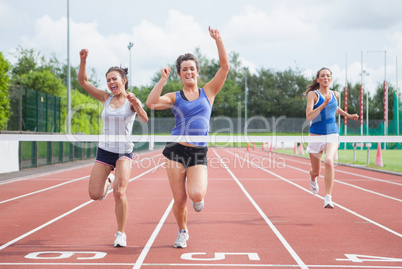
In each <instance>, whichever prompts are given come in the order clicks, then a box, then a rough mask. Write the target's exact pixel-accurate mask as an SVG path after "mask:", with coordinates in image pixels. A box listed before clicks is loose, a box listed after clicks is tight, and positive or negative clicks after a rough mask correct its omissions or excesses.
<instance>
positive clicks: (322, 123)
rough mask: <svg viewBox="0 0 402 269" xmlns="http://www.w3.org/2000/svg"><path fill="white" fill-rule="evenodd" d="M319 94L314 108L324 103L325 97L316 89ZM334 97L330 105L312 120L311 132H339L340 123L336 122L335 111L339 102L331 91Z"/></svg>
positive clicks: (319, 133) (320, 133) (322, 133)
mask: <svg viewBox="0 0 402 269" xmlns="http://www.w3.org/2000/svg"><path fill="white" fill-rule="evenodd" d="M315 93H316V94H317V95H318V101H317V103H316V104H315V105H314V109H316V108H317V107H319V106H320V105H321V104H322V103H324V100H325V99H324V97H323V96H322V95H321V93H320V92H319V91H318V90H315ZM331 94H332V99H331V100H330V101H329V103H328V105H326V106H325V107H324V109H323V110H321V112H320V114H318V116H317V117H315V118H314V119H313V120H312V121H311V126H310V131H309V132H310V133H311V134H317V135H327V134H337V133H338V132H339V131H338V125H337V124H336V118H335V113H336V109H337V108H338V103H337V101H336V98H335V95H334V93H333V92H332V91H331Z"/></svg>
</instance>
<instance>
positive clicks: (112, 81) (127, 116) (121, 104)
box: [78, 49, 148, 247]
mask: <svg viewBox="0 0 402 269" xmlns="http://www.w3.org/2000/svg"><path fill="white" fill-rule="evenodd" d="M87 57H88V50H87V49H82V50H81V51H80V59H81V62H80V69H79V71H78V82H79V83H80V85H81V86H82V87H83V88H84V89H85V90H86V91H87V92H88V93H89V94H90V95H92V96H93V97H94V98H96V99H97V100H99V101H100V102H101V103H102V104H103V112H102V120H103V132H102V134H103V135H105V136H106V142H102V141H100V142H99V144H98V153H97V155H96V160H95V164H94V166H93V168H92V171H91V176H90V177H89V183H88V192H89V197H91V199H93V200H103V199H105V198H106V196H107V194H108V193H109V190H110V189H111V188H112V187H113V195H114V201H115V215H116V220H117V232H116V234H115V240H114V246H115V247H125V246H126V245H127V237H126V234H125V227H126V222H127V218H128V216H127V215H128V201H127V197H126V188H127V185H128V182H129V179H130V174H131V169H132V155H133V153H132V151H133V143H132V142H131V141H119V140H117V141H116V139H115V138H114V139H113V141H111V140H112V138H111V136H115V135H117V136H127V135H130V134H131V131H132V126H133V123H134V119H135V115H138V118H139V119H140V120H141V122H143V123H146V122H147V121H148V116H147V113H146V112H145V110H144V109H143V108H142V104H141V102H140V100H138V98H137V97H135V95H134V94H133V93H130V92H127V89H128V78H127V71H128V70H127V69H124V68H121V67H111V68H109V70H108V71H107V72H106V81H107V86H108V88H109V90H110V91H111V93H112V94H110V93H108V92H106V91H103V90H100V89H97V88H96V87H95V86H94V85H92V84H91V82H90V81H89V80H88V77H87V73H86V61H87ZM108 135H110V140H109V139H108V137H107V136H108ZM112 170H115V175H116V177H115V176H114V175H113V174H112V173H111V172H112Z"/></svg>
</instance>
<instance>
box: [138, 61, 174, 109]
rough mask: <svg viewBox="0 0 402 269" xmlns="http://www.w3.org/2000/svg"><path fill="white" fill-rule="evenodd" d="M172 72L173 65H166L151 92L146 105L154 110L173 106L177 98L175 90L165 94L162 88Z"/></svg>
mask: <svg viewBox="0 0 402 269" xmlns="http://www.w3.org/2000/svg"><path fill="white" fill-rule="evenodd" d="M170 72H171V67H170V66H169V67H166V68H163V69H162V70H161V78H160V80H159V81H158V83H157V84H156V85H155V87H154V88H153V89H152V91H151V92H150V93H149V95H148V98H147V101H146V103H145V104H146V105H147V107H148V108H150V109H154V110H163V109H167V108H171V107H172V106H173V104H174V102H175V100H176V94H175V93H173V92H170V93H167V94H165V95H163V96H161V94H162V90H163V86H164V85H165V83H166V81H167V79H168V78H169V75H170Z"/></svg>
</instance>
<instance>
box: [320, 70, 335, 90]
mask: <svg viewBox="0 0 402 269" xmlns="http://www.w3.org/2000/svg"><path fill="white" fill-rule="evenodd" d="M317 82H318V84H320V86H321V87H329V85H330V84H331V82H332V74H331V71H329V70H328V69H323V70H321V71H320V73H319V74H318V78H317Z"/></svg>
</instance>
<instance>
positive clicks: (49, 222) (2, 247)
mask: <svg viewBox="0 0 402 269" xmlns="http://www.w3.org/2000/svg"><path fill="white" fill-rule="evenodd" d="M160 166H162V164H160V165H158V166H156V167H154V168H152V169H150V170H148V171H145V172H144V173H142V174H140V175H138V176H136V177H134V178H132V179H131V180H130V182H131V181H133V180H136V179H138V178H140V177H142V176H144V175H146V174H148V173H150V172H152V171H154V170H156V169H157V168H158V167H160ZM92 202H94V200H90V201H87V202H85V203H83V204H81V205H79V206H77V207H76V208H73V209H71V210H70V211H68V212H66V213H64V214H62V215H60V216H58V217H56V218H54V219H52V220H50V221H48V222H46V223H45V224H42V225H41V226H39V227H37V228H35V229H33V230H31V231H29V232H27V233H25V234H23V235H21V236H19V237H17V238H15V239H13V240H11V241H9V242H7V243H5V244H4V245H2V246H0V250H2V249H5V248H6V247H8V246H10V245H12V244H14V243H15V242H18V241H20V240H21V239H24V238H25V237H27V236H29V235H31V234H33V233H35V232H37V231H39V230H41V229H43V228H45V227H47V226H49V225H50V224H52V223H54V222H56V221H58V220H59V219H62V218H64V217H65V216H68V215H70V214H71V213H73V212H75V211H77V210H78V209H81V208H83V207H84V206H87V205H89V204H90V203H92Z"/></svg>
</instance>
